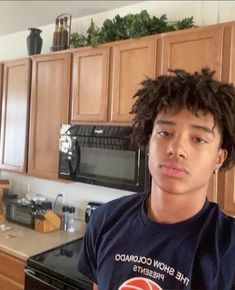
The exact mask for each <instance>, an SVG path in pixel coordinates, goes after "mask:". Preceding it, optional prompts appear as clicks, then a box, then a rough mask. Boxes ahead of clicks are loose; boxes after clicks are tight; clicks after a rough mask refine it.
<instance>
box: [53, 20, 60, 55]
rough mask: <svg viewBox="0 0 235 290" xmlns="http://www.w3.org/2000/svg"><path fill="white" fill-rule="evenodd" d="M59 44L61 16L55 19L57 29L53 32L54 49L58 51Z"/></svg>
mask: <svg viewBox="0 0 235 290" xmlns="http://www.w3.org/2000/svg"><path fill="white" fill-rule="evenodd" d="M58 45H59V18H56V20H55V31H54V33H53V42H52V51H56V50H57V49H58Z"/></svg>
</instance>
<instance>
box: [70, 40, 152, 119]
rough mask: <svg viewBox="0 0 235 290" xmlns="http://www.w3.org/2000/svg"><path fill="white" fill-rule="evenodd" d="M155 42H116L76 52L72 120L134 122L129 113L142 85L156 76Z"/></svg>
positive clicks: (74, 56) (74, 58)
mask: <svg viewBox="0 0 235 290" xmlns="http://www.w3.org/2000/svg"><path fill="white" fill-rule="evenodd" d="M156 39H157V38H156V36H152V37H144V38H140V39H135V40H128V41H117V42H113V43H111V44H109V45H101V46H99V47H97V48H87V49H78V50H77V51H76V52H74V54H73V72H72V74H73V76H72V116H71V121H72V122H74V123H76V122H80V121H81V122H109V123H110V122H111V123H131V120H132V115H130V114H129V112H130V110H131V108H132V104H133V102H134V101H133V95H134V93H135V92H136V91H137V89H138V87H139V83H140V82H141V81H142V80H143V79H144V78H145V77H146V76H149V77H153V76H154V75H155V71H156V45H157V40H156Z"/></svg>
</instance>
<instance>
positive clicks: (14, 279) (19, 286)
mask: <svg viewBox="0 0 235 290" xmlns="http://www.w3.org/2000/svg"><path fill="white" fill-rule="evenodd" d="M24 267H25V262H23V261H22V260H20V259H17V258H15V257H13V256H11V255H8V254H6V253H3V252H1V251H0V289H1V290H23V289H24Z"/></svg>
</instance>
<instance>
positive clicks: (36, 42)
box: [27, 28, 42, 55]
mask: <svg viewBox="0 0 235 290" xmlns="http://www.w3.org/2000/svg"><path fill="white" fill-rule="evenodd" d="M28 30H29V31H30V34H29V36H28V37H27V48H28V55H33V54H40V53H41V49H42V38H41V36H40V33H41V32H42V30H41V29H38V28H29V29H28Z"/></svg>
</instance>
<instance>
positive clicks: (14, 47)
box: [0, 1, 235, 60]
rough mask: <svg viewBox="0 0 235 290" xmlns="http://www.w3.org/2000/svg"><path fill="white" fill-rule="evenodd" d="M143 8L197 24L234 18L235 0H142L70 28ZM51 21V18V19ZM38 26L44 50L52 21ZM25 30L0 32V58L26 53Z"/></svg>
mask: <svg viewBox="0 0 235 290" xmlns="http://www.w3.org/2000/svg"><path fill="white" fill-rule="evenodd" d="M55 3H56V1H55ZM94 5H95V1H94ZM143 9H146V10H147V11H148V12H149V14H150V15H155V16H156V17H160V16H161V15H162V14H166V15H167V19H168V20H169V21H174V20H180V19H183V18H185V17H191V16H193V17H194V22H195V24H196V25H198V26H204V25H209V24H215V23H220V22H228V21H233V20H235V14H234V11H235V1H143V2H140V3H138V4H134V5H131V6H125V7H123V8H118V9H113V10H110V11H106V12H104V13H98V14H95V15H90V16H86V17H82V18H77V19H72V32H75V31H76V32H79V33H83V34H84V33H86V30H87V28H88V27H89V25H90V21H91V17H92V18H93V20H94V22H95V23H96V24H97V25H98V26H99V27H101V26H102V23H103V21H104V20H105V19H107V18H111V19H112V18H113V17H114V16H115V15H117V14H119V15H120V16H124V15H126V14H127V13H139V12H140V11H141V10H143ZM53 22H54V19H52V23H53ZM29 26H30V23H29ZM40 28H41V29H42V30H43V32H42V34H41V36H42V38H43V47H42V53H48V52H50V47H51V45H52V35H53V31H54V24H51V25H47V26H41V27H40ZM28 34H29V32H28V31H27V30H26V31H22V32H18V33H14V34H9V35H5V36H1V37H0V60H5V59H14V58H19V57H25V56H27V48H26V38H27V36H28Z"/></svg>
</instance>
